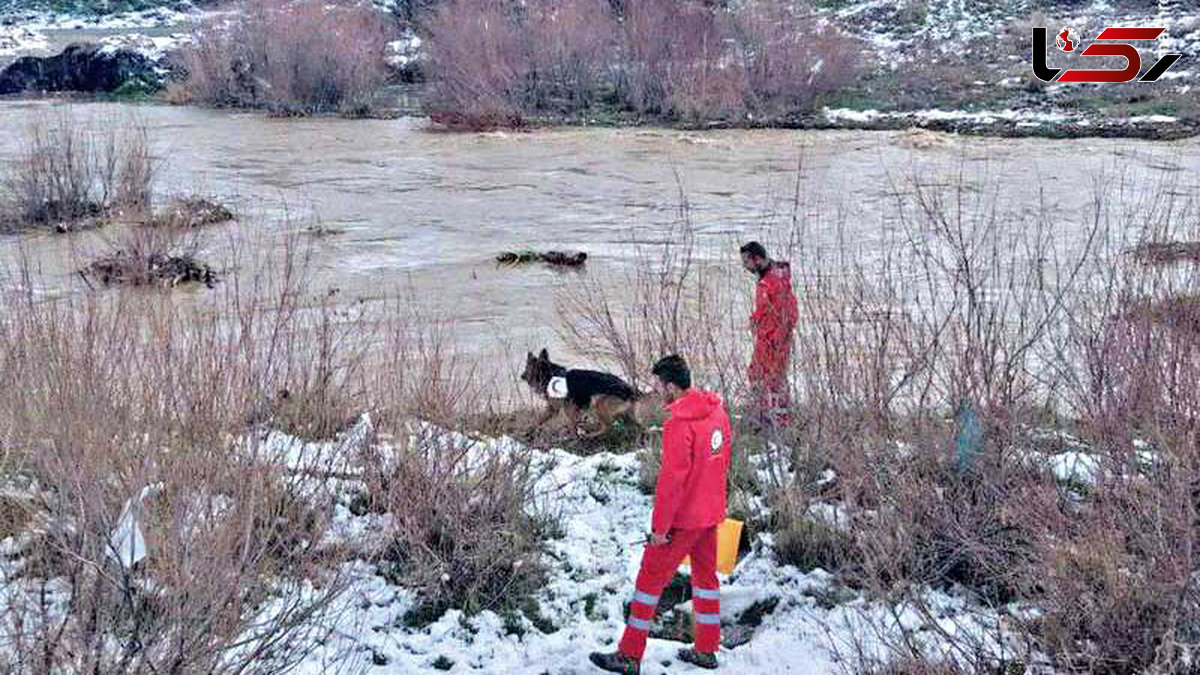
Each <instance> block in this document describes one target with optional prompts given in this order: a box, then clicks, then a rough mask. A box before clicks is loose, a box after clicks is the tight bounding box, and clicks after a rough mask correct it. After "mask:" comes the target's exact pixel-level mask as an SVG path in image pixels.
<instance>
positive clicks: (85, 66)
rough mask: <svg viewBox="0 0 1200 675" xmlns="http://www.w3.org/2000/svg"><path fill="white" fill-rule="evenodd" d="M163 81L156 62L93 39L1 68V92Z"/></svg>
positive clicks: (92, 89) (96, 89)
mask: <svg viewBox="0 0 1200 675" xmlns="http://www.w3.org/2000/svg"><path fill="white" fill-rule="evenodd" d="M133 79H142V80H144V81H149V82H157V81H159V79H160V78H159V75H158V72H157V71H156V69H155V64H154V62H153V61H152V60H150V59H149V58H147V57H146V56H144V55H142V54H139V53H137V52H133V51H129V50H124V49H112V48H105V47H101V46H100V45H98V44H94V43H89V42H77V43H74V44H71V45H68V46H67V48H66V49H64V50H63V51H62V53H61V54H58V55H56V56H48V57H38V56H26V57H22V58H20V59H17V60H16V61H14V62H13V63H12V64H11V65H9V66H8V67H7V68H5V69H4V70H3V71H0V95H5V94H20V93H22V92H27V91H34V92H39V91H45V92H55V91H79V92H88V93H102V92H103V93H107V92H113V91H116V90H117V89H118V88H120V87H121V85H123V84H125V83H126V82H127V81H129V80H133Z"/></svg>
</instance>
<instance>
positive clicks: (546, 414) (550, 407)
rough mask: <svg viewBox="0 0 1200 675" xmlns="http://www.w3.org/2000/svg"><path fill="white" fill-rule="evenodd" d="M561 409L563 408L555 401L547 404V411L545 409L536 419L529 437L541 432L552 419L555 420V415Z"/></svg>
mask: <svg viewBox="0 0 1200 675" xmlns="http://www.w3.org/2000/svg"><path fill="white" fill-rule="evenodd" d="M560 408H561V406H560V405H558V404H556V403H554V402H553V401H549V402H547V403H546V407H545V409H543V410H542V412H540V413H538V416H537V418H536V419H534V421H533V426H532V427H531V428H530V429H529V435H531V436H532V435H533V434H535V433H537V432H538V431H540V430H541V428H542V427H544V426H545V425H546V423H547V422H549V421H550V420H551V419H553V418H554V416H555V415H557V414H558V413H559V410H560Z"/></svg>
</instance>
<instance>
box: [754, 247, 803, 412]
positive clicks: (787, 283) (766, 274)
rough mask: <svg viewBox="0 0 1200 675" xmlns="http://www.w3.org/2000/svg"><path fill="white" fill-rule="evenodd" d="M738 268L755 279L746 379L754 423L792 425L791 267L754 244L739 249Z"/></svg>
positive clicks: (793, 303)
mask: <svg viewBox="0 0 1200 675" xmlns="http://www.w3.org/2000/svg"><path fill="white" fill-rule="evenodd" d="M741 253H742V266H743V267H745V268H746V271H748V272H750V273H752V274H755V275H757V276H758V285H757V286H756V287H755V289H754V313H753V314H751V315H750V330H751V331H753V333H754V356H753V357H752V358H751V360H750V369H749V372H748V373H747V379H748V380H749V381H750V388H751V391H752V393H753V396H754V398H755V406H756V407H757V409H758V418H759V419H758V421H759V422H760V423H765V424H767V425H769V426H773V427H776V428H778V427H782V426H787V425H789V424H791V422H792V413H791V410H792V397H791V393H790V392H789V389H788V365H789V363H790V361H791V357H792V338H793V334H794V333H795V330H796V321H797V318H798V316H799V310H798V309H797V306H796V294H795V292H794V291H793V290H792V268H791V266H790V265H788V264H787V263H786V262H779V261H775V260H771V259H770V258H768V257H767V249H766V248H764V247H763V245H762V244H760V243H758V242H757V241H752V242H750V243H748V244H746V245H744V246H742V248H741Z"/></svg>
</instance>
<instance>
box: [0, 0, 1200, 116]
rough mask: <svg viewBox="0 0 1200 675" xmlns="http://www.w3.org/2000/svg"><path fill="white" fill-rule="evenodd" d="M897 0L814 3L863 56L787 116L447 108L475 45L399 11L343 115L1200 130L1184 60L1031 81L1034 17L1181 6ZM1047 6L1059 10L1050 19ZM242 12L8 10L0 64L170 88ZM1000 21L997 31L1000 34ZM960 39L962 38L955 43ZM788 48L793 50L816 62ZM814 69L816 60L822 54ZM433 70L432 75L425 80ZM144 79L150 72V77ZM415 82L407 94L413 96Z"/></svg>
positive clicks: (1169, 21)
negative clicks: (103, 67) (384, 81)
mask: <svg viewBox="0 0 1200 675" xmlns="http://www.w3.org/2000/svg"><path fill="white" fill-rule="evenodd" d="M894 5H895V6H889V7H887V8H885V7H881V6H877V3H870V2H864V1H859V0H839V1H838V2H833V1H832V0H820V1H818V2H816V3H815V4H814V7H815V11H816V12H817V16H819V17H825V19H822V20H826V19H827V20H829V21H836V22H837V25H838V26H840V34H841V35H842V36H843V37H841V38H838V40H841V42H838V43H837V45H838V46H836V47H822V49H831V48H832V49H836V50H842V51H844V50H848V49H851V45H853V48H854V49H857V50H861V55H860V56H856V57H854V58H855V59H861V60H862V65H861V66H858V67H857V71H856V68H851V67H849V66H848V65H846V66H839V68H842V69H843V70H845V71H846V79H845V80H844V81H841V82H838V83H837V84H836V86H834V84H833V83H827V84H822V85H820V87H819V88H818V89H817V90H814V94H813V95H814V96H816V99H815V100H814V101H813V102H812V104H811V105H806V106H805V107H803V108H797V109H796V111H794V112H786V111H782V112H781V111H779V110H775V111H773V112H742V113H736V114H727V113H724V112H722V111H721V106H723V105H725V104H724V103H722V104H720V105H716V107H714V105H715V103H716V101H714V100H709V99H712V97H713V96H714V95H719V97H720V96H726V94H725V93H721V92H717V91H713V92H709V93H703V92H701V93H699V94H695V93H687V94H686V96H687V97H694V96H699V98H696V100H695V101H694V102H693V103H689V104H686V105H685V107H684V108H681V109H679V110H674V111H662V110H655V109H653V108H650V109H633V108H630V107H629V106H627V105H625V104H624V103H621V102H620V101H608V100H606V98H605V96H607V94H603V92H600V93H601V94H602V95H599V96H593V95H590V94H589V95H588V96H587V98H589V99H591V100H590V102H589V103H587V104H586V105H582V106H580V105H578V104H577V103H576V104H571V105H569V106H565V107H564V106H562V105H560V104H559V103H553V101H554V98H553V96H551V97H550V98H549V99H547V102H549V103H551V104H550V105H546V102H544V103H542V104H539V105H538V106H537V107H534V108H530V109H512V108H511V107H506V106H501V107H500V108H499V109H497V110H495V111H492V112H488V111H487V109H486V108H485V109H481V110H470V109H467V107H456V106H455V105H453V104H451V105H450V106H449V107H447V105H446V104H445V102H444V101H442V102H439V101H438V100H431V99H438V98H439V97H442V98H444V96H443V94H444V92H441V91H440V89H439V87H440V85H439V84H438V83H437V82H436V78H437V77H438V75H437V67H436V63H432V64H431V60H430V59H431V57H436V58H444V57H447V56H453V57H454V58H455V61H456V63H461V64H469V63H470V56H471V55H470V53H469V52H461V53H460V52H456V53H454V54H453V55H447V54H444V53H442V54H441V56H440V57H439V56H438V55H439V52H438V51H437V50H438V47H437V43H436V41H434V42H433V43H432V44H431V42H430V41H429V40H428V39H423V38H422V37H418V36H417V34H418V29H416V28H415V27H414V26H413V25H412V24H411V23H405V21H411V19H408V20H403V19H399V18H396V19H395V21H397V22H398V23H396V31H397V32H396V34H395V35H394V36H393V38H394V39H389V40H388V41H387V44H386V53H385V54H384V55H383V58H384V60H385V61H386V62H387V64H388V66H389V68H390V71H391V75H390V77H391V79H392V81H393V82H397V81H403V82H410V83H411V82H414V81H415V82H417V84H415V85H413V86H412V87H409V88H407V89H406V97H407V100H406V101H405V103H404V105H402V106H392V105H390V101H389V99H390V97H391V94H390V92H388V91H380V92H379V93H378V94H377V95H376V96H374V99H376V103H372V104H370V105H367V104H364V103H359V104H356V105H354V106H351V108H352V112H351V113H349V114H352V115H354V116H359V117H361V116H394V115H397V114H404V115H418V116H425V115H430V114H432V117H433V119H434V120H435V122H447V121H448V123H445V124H438V125H435V126H438V127H440V128H452V129H474V130H489V129H502V128H522V127H524V128H546V127H555V126H587V127H631V126H640V127H659V128H674V129H683V130H702V129H738V128H740V129H769V128H775V129H812V130H817V129H846V130H903V129H909V128H917V129H925V130H930V131H938V132H950V133H958V134H967V135H979V136H995V137H1006V138H1007V137H1043V138H1096V137H1101V138H1136V139H1146V140H1175V139H1180V138H1189V137H1193V136H1196V135H1197V134H1198V133H1200V112H1198V111H1200V105H1198V104H1197V92H1198V91H1200V90H1196V89H1194V84H1195V81H1196V72H1195V70H1194V69H1193V68H1192V67H1191V65H1190V63H1189V61H1188V59H1186V58H1185V59H1184V60H1183V61H1181V62H1180V63H1179V64H1177V65H1176V66H1175V67H1174V68H1173V69H1172V70H1171V71H1168V73H1167V76H1166V77H1165V78H1164V79H1163V80H1161V81H1160V82H1156V83H1153V84H1136V83H1135V84H1129V85H1060V84H1050V85H1046V84H1043V83H1039V82H1036V81H1035V80H1033V77H1032V74H1031V72H1030V65H1029V64H1030V63H1031V59H1032V56H1031V47H1030V45H1029V39H1030V38H1029V35H1028V33H1029V30H1030V29H1029V26H1030V25H1031V24H1030V22H1031V21H1032V20H1033V19H1038V20H1039V21H1040V22H1041V23H1043V24H1045V25H1058V24H1059V23H1062V24H1064V25H1071V26H1073V27H1075V29H1076V30H1077V31H1080V33H1081V34H1082V35H1083V36H1084V37H1086V36H1087V35H1088V31H1093V32H1094V30H1093V29H1095V28H1096V27H1097V26H1103V25H1107V24H1109V23H1112V22H1118V21H1119V22H1123V23H1129V22H1134V23H1137V22H1141V23H1142V24H1143V25H1162V26H1165V27H1167V29H1168V32H1167V34H1166V36H1165V37H1164V38H1162V39H1160V40H1159V41H1158V42H1157V43H1156V53H1162V52H1166V51H1178V52H1182V53H1185V54H1188V53H1194V52H1195V51H1196V49H1198V48H1200V25H1198V24H1197V21H1195V20H1193V17H1191V16H1190V15H1188V14H1185V13H1184V12H1183V9H1182V7H1181V6H1179V5H1178V3H1174V4H1173V3H1172V2H1165V3H1164V2H1154V3H1151V2H1142V3H1133V4H1132V5H1129V6H1128V7H1124V8H1123V9H1122V11H1121V13H1118V12H1117V10H1115V9H1113V8H1112V7H1111V6H1109V5H1108V4H1106V3H1103V2H1094V3H1090V4H1084V5H1079V4H1078V3H1062V4H1061V6H1058V7H1056V6H1054V5H1050V6H1049V8H1047V9H1045V13H1043V14H1039V15H1033V14H1031V13H1030V11H1029V9H1028V7H1025V6H1024V4H1022V3H1021V2H1018V1H1015V0H1014V1H1010V2H1006V3H999V4H997V5H996V6H993V7H991V8H990V9H988V10H987V12H985V13H984V14H985V15H986V16H976V15H975V14H972V13H969V12H966V10H964V9H962V8H956V7H955V6H954V3H946V4H944V5H943V4H940V5H937V6H931V5H929V4H928V3H922V2H916V1H915V0H908V1H906V2H901V3H894ZM380 10H381V13H387V14H390V15H392V16H394V17H400V16H401V13H400V12H398V11H397V10H396V9H395V8H393V7H391V6H390V5H381V6H380ZM1055 10H1057V16H1054V15H1052V14H1053V13H1054V12H1055ZM237 12H238V10H237V9H236V8H233V7H230V6H225V7H217V8H214V7H213V6H211V5H206V6H204V7H203V8H198V7H196V6H195V5H190V4H176V5H171V6H160V7H150V8H148V9H142V10H140V11H136V12H123V13H122V12H116V13H110V14H98V13H97V14H88V15H79V14H71V13H58V14H55V13H46V12H41V13H31V12H28V11H25V12H12V11H10V12H9V13H8V14H4V15H2V16H0V64H2V63H3V62H4V61H5V60H11V59H13V58H16V57H17V56H22V55H39V56H48V55H50V54H54V53H57V52H58V51H59V50H61V49H62V48H63V47H65V46H66V44H68V43H69V42H71V41H75V40H83V41H95V42H98V43H100V45H101V47H102V49H103V50H104V51H105V52H106V53H114V52H117V51H119V50H121V51H129V52H133V53H136V54H139V55H141V56H144V57H145V58H146V59H147V60H148V61H149V62H150V63H153V64H154V69H153V70H152V71H148V72H146V73H140V74H139V75H138V78H139V79H138V82H137V83H136V85H137V86H131V87H127V88H126V89H125V90H124V91H125V93H124V94H117V96H118V98H120V97H126V98H135V99H145V98H146V97H147V96H151V97H153V89H154V88H155V87H157V86H163V85H165V84H166V81H167V78H168V77H169V76H170V72H171V68H170V66H169V61H170V59H171V54H172V53H174V52H176V51H177V50H179V49H180V48H181V47H184V46H185V45H187V44H188V43H189V42H190V41H191V40H192V39H193V34H192V32H191V31H192V30H193V29H194V28H195V27H196V26H199V25H202V24H206V23H207V24H208V25H210V26H211V25H228V22H229V20H230V19H231V18H232V17H235V16H236V15H237ZM996 26H1001V29H1000V30H998V31H997V30H996V28H995V27H996ZM455 30H458V29H455ZM422 33H423V29H422ZM427 37H428V35H424V38H427ZM822 39H826V41H828V39H829V38H822ZM467 42H471V41H467ZM961 44H966V45H969V48H967V49H961V48H958V47H956V46H955V45H961ZM443 51H444V50H443ZM788 54H790V56H789V58H795V59H802V58H812V57H811V56H803V57H802V56H799V55H797V54H791V53H788ZM785 55H787V54H785ZM822 58H825V57H822ZM838 58H843V57H840V56H839V57H838ZM1051 59H1052V61H1054V62H1055V63H1054V65H1058V66H1069V65H1071V64H1073V63H1075V62H1076V60H1077V59H1078V57H1077V55H1068V54H1062V53H1057V52H1056V50H1053V49H1052V48H1051ZM431 65H432V66H433V67H432V69H431ZM810 66H811V67H817V68H819V67H822V66H823V61H821V60H818V61H815V62H814V63H812V64H810ZM431 77H432V78H434V80H435V81H433V82H425V83H424V84H421V82H422V81H425V80H429V79H430V78H431ZM149 80H157V82H158V84H154V83H152V82H149ZM671 86H673V87H677V85H674V84H672V85H671ZM771 86H775V85H771ZM431 90H433V95H432V96H431V94H430V92H431ZM414 91H415V92H417V94H416V102H415V103H414V101H413V97H412V96H411V94H412V92H414ZM110 95H111V94H110ZM805 95H806V96H807V94H805ZM159 96H161V94H160V95H159ZM360 98H361V97H360ZM475 98H478V97H473V99H472V100H474V99H475ZM676 98H678V96H676ZM560 103H561V102H560ZM688 106H690V107H688ZM506 110H507V112H505V111H506ZM681 110H683V111H685V112H681ZM686 111H690V112H686Z"/></svg>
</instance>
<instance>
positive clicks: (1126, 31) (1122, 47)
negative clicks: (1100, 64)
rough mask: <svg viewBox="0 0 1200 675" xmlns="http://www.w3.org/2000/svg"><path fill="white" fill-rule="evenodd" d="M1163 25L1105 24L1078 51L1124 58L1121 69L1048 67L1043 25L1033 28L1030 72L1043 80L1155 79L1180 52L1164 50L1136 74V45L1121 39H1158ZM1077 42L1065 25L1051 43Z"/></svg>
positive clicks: (1071, 45)
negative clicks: (1156, 26)
mask: <svg viewBox="0 0 1200 675" xmlns="http://www.w3.org/2000/svg"><path fill="white" fill-rule="evenodd" d="M1166 30H1167V29H1166V28H1105V29H1104V30H1102V31H1100V34H1099V35H1097V36H1096V40H1095V41H1094V42H1093V43H1092V44H1090V45H1088V46H1087V48H1086V49H1084V50H1083V51H1082V52H1080V53H1079V56H1080V57H1087V56H1120V57H1121V58H1123V59H1125V62H1126V63H1125V68H1124V69H1122V70H1111V69H1108V70H1084V69H1078V68H1073V69H1070V70H1063V69H1062V68H1051V67H1049V66H1048V65H1047V64H1046V35H1047V33H1046V27H1045V26H1034V28H1033V74H1034V76H1035V77H1037V78H1038V79H1039V80H1042V81H1043V82H1095V83H1106V82H1108V83H1113V82H1132V81H1134V80H1137V81H1138V82H1154V81H1155V80H1157V79H1158V78H1160V77H1162V75H1163V73H1165V72H1167V69H1169V68H1170V67H1171V66H1173V65H1175V62H1176V61H1178V60H1179V59H1181V58H1183V54H1166V55H1164V56H1163V57H1162V58H1161V59H1159V60H1158V61H1157V62H1156V63H1155V64H1154V65H1153V66H1152V67H1151V68H1150V70H1148V71H1146V74H1145V75H1142V76H1141V78H1138V73H1140V72H1142V55H1141V54H1140V53H1139V52H1138V50H1137V48H1136V47H1134V46H1133V45H1131V44H1122V43H1124V42H1134V41H1138V40H1157V39H1158V38H1159V36H1161V35H1162V34H1163V33H1164V32H1166ZM1079 43H1080V37H1079V34H1078V33H1077V32H1075V31H1074V30H1072V29H1070V28H1064V29H1063V30H1062V32H1060V33H1058V34H1057V35H1056V36H1055V38H1054V44H1055V45H1056V46H1057V47H1058V48H1059V49H1061V50H1062V51H1064V52H1072V51H1075V50H1076V49H1077V48H1078V46H1079Z"/></svg>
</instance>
